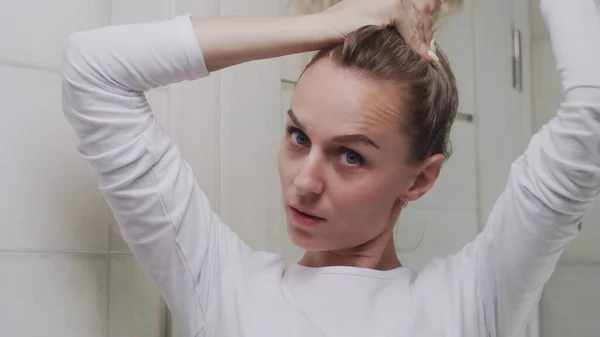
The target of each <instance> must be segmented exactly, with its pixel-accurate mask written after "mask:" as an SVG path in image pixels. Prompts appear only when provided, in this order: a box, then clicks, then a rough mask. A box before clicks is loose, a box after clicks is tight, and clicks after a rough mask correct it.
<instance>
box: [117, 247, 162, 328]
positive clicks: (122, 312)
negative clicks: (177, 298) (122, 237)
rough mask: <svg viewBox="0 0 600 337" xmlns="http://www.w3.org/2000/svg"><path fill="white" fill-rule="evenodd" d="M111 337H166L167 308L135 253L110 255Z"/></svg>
mask: <svg viewBox="0 0 600 337" xmlns="http://www.w3.org/2000/svg"><path fill="white" fill-rule="evenodd" d="M110 259H111V260H110V283H109V307H108V316H109V335H108V336H109V337H121V336H144V337H165V331H166V328H167V327H166V314H167V308H166V305H165V303H164V301H163V300H162V297H161V295H160V292H159V290H158V288H157V287H156V285H155V284H154V282H152V280H151V279H150V278H149V277H148V275H147V274H146V273H145V272H144V271H143V270H142V269H141V268H140V266H139V264H138V263H137V261H136V260H135V259H134V257H133V256H132V255H131V254H112V255H111V256H110Z"/></svg>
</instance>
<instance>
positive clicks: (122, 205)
mask: <svg viewBox="0 0 600 337" xmlns="http://www.w3.org/2000/svg"><path fill="white" fill-rule="evenodd" d="M318 24H319V22H317V21H316V20H315V19H314V17H295V18H290V19H286V20H282V19H279V18H263V19H250V18H240V19H232V18H222V19H218V18H206V19H202V18H195V19H193V20H190V18H189V17H187V16H182V17H178V18H176V19H173V20H166V21H162V22H153V23H144V24H133V25H123V26H111V27H104V28H100V29H96V30H91V31H87V32H80V33H76V34H74V35H72V36H71V37H70V38H69V40H68V44H67V47H66V50H65V54H64V69H63V80H64V81H63V95H64V96H63V98H64V100H63V107H64V113H65V116H66V117H67V119H68V121H69V122H70V123H71V124H72V126H73V128H74V129H75V131H76V134H77V136H78V138H79V141H80V143H79V151H80V153H81V154H82V156H83V157H84V158H85V159H86V160H88V161H89V163H90V164H91V166H92V168H93V171H94V172H95V173H96V174H97V176H98V180H99V188H100V190H101V192H102V193H103V194H104V196H105V197H106V200H107V201H108V204H109V206H110V208H111V209H112V211H113V213H114V215H115V218H116V220H117V222H118V224H119V227H120V229H121V232H122V233H123V236H124V238H125V240H126V242H127V243H128V245H129V246H130V248H131V250H132V252H133V253H134V254H135V257H136V258H137V260H138V261H139V262H140V264H141V266H142V267H143V268H144V270H145V271H146V272H147V273H148V274H149V275H150V276H151V277H152V278H153V280H154V281H155V282H156V283H157V284H158V286H159V287H160V289H161V291H162V293H163V295H164V298H165V300H166V302H167V304H168V305H169V307H170V309H171V310H172V311H173V312H174V313H175V315H176V317H177V319H178V320H179V321H181V322H183V324H184V325H185V328H186V329H187V330H188V331H189V332H190V333H191V334H194V335H195V334H196V333H197V332H198V331H200V330H201V329H202V328H203V324H204V317H205V315H206V313H207V311H209V310H210V308H211V302H212V298H211V294H214V293H215V291H211V290H214V289H215V287H218V285H219V279H220V274H221V271H222V270H223V269H225V268H227V266H228V265H229V264H230V263H232V262H233V261H236V260H238V259H240V258H241V257H242V256H243V255H244V254H246V253H247V252H248V251H249V248H248V247H247V246H246V245H245V244H244V243H243V242H242V241H241V240H240V239H239V238H238V237H237V236H236V235H235V234H234V233H233V232H232V231H231V230H230V229H229V228H228V227H227V226H226V225H225V224H223V223H222V222H221V220H220V219H219V217H218V216H217V215H216V214H214V213H213V212H212V211H211V208H210V205H209V202H208V200H207V198H206V196H205V195H204V194H203V192H202V191H201V190H200V188H199V187H198V186H197V184H196V181H195V179H194V175H193V173H192V171H191V170H190V167H189V165H188V164H187V163H186V162H185V161H184V160H183V159H182V157H181V154H180V152H179V150H178V148H177V147H176V146H175V144H174V143H173V141H172V140H171V138H169V136H168V135H167V134H166V133H165V131H164V130H163V129H162V128H161V127H160V126H159V125H158V124H157V123H156V121H155V119H154V116H153V114H152V111H151V107H150V106H149V105H148V102H147V101H146V98H145V96H144V92H145V91H147V90H149V89H152V88H155V87H159V86H164V85H167V84H170V83H175V82H180V81H185V80H195V79H198V78H200V77H203V76H207V75H208V73H209V72H208V70H211V69H212V70H214V69H220V68H223V67H224V66H227V65H231V64H235V63H240V62H242V61H246V60H249V59H250V57H248V56H246V55H245V54H244V50H246V49H249V51H251V52H252V55H251V57H252V58H261V57H272V56H278V55H283V54H285V53H291V52H295V51H300V50H309V49H311V48H317V47H321V46H324V45H325V44H326V43H328V42H330V41H329V40H330V39H327V38H326V36H324V34H325V33H327V32H328V31H327V30H325V29H321V30H318V29H317V28H316V26H318ZM296 26H297V27H305V28H294V29H293V27H296ZM277 28H279V29H277ZM319 31H321V32H323V34H321V35H318V34H317V32H319ZM292 34H295V36H294V37H293V39H290V40H286V39H284V38H283V37H284V36H285V35H288V36H291V35H292ZM213 35H214V36H216V37H218V38H219V39H220V40H221V43H220V44H216V43H214V42H215V40H214V39H215V37H214V36H213ZM331 35H334V34H331ZM261 37H262V38H263V39H262V41H261ZM259 41H260V42H259ZM269 41H270V42H269ZM254 44H260V48H257V47H255V48H254V49H253V48H251V47H250V46H252V45H254ZM199 46H201V47H199ZM201 49H202V50H201ZM202 52H204V54H205V55H206V57H205V58H204V57H203V55H202ZM207 66H208V69H207ZM201 271H203V272H201Z"/></svg>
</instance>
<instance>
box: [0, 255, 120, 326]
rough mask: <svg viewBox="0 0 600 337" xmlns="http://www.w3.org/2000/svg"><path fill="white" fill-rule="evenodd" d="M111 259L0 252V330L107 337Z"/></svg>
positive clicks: (104, 257) (90, 256) (100, 256)
mask: <svg viewBox="0 0 600 337" xmlns="http://www.w3.org/2000/svg"><path fill="white" fill-rule="evenodd" d="M106 259H107V257H106V256H105V255H95V254H80V255H72V254H37V253H27V254H18V253H2V254H0V275H2V276H1V277H0V298H1V299H2V300H1V301H0V334H1V335H2V336H7V337H9V336H10V337H31V336H49V337H106V336H107V328H108V326H107V319H108V317H107V312H108V297H107V294H108V269H107V266H108V264H107V261H106Z"/></svg>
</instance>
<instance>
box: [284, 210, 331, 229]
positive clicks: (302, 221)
mask: <svg viewBox="0 0 600 337" xmlns="http://www.w3.org/2000/svg"><path fill="white" fill-rule="evenodd" d="M289 209H290V216H291V218H292V221H294V223H296V224H298V225H300V226H303V227H314V226H316V225H318V224H319V223H321V222H323V221H325V219H323V218H320V217H317V216H314V215H311V214H308V213H304V212H302V211H299V210H298V209H296V208H294V207H291V206H290V207H289Z"/></svg>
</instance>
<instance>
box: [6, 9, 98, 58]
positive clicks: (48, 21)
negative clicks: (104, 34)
mask: <svg viewBox="0 0 600 337" xmlns="http://www.w3.org/2000/svg"><path fill="white" fill-rule="evenodd" d="M109 5H110V4H109V1H108V0H55V1H43V0H21V1H11V2H10V4H8V3H6V4H3V6H2V7H3V8H2V11H0V22H1V27H2V29H0V45H1V46H2V53H0V63H10V64H20V65H25V66H32V67H37V68H44V69H52V70H59V69H60V62H61V57H62V47H63V44H64V41H65V39H66V38H67V36H68V35H69V33H71V32H74V31H79V30H85V29H89V28H95V27H99V26H103V25H106V24H108V23H110V6H109Z"/></svg>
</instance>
